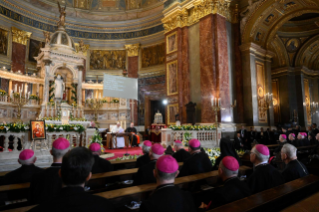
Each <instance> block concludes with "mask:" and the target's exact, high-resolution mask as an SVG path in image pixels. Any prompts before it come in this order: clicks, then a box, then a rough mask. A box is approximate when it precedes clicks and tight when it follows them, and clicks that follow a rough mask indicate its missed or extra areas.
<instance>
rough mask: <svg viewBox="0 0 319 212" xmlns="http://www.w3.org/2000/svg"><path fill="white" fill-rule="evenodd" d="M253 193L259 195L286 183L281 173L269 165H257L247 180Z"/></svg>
mask: <svg viewBox="0 0 319 212" xmlns="http://www.w3.org/2000/svg"><path fill="white" fill-rule="evenodd" d="M247 183H248V186H249V188H250V189H251V191H252V193H253V194H255V193H258V192H261V191H264V190H267V189H270V188H273V187H276V186H279V185H281V184H284V183H285V179H284V178H283V176H282V175H281V173H280V172H279V171H278V170H277V169H276V168H274V167H273V166H272V165H269V164H268V163H264V164H260V165H257V166H256V167H255V168H254V172H253V173H252V175H251V176H250V177H249V178H248V180H247Z"/></svg>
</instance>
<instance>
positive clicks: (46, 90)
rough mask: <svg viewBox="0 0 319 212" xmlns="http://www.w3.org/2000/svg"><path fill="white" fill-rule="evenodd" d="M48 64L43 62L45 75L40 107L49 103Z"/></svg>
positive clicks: (48, 62)
mask: <svg viewBox="0 0 319 212" xmlns="http://www.w3.org/2000/svg"><path fill="white" fill-rule="evenodd" d="M50 63H51V61H45V67H44V68H45V74H44V88H43V102H42V105H46V104H47V103H48V101H49V90H50V82H49V77H50Z"/></svg>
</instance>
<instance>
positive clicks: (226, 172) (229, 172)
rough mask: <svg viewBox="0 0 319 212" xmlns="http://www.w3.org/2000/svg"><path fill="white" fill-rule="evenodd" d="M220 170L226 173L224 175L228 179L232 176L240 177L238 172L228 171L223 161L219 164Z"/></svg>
mask: <svg viewBox="0 0 319 212" xmlns="http://www.w3.org/2000/svg"><path fill="white" fill-rule="evenodd" d="M219 168H221V170H222V171H223V173H224V175H225V176H226V177H231V176H233V175H238V170H236V171H232V170H229V169H227V168H226V167H225V166H224V164H223V162H222V161H220V163H219Z"/></svg>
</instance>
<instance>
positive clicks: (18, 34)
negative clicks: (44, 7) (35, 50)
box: [11, 27, 32, 45]
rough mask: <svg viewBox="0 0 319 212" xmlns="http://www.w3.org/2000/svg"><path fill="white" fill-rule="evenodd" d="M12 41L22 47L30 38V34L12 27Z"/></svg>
mask: <svg viewBox="0 0 319 212" xmlns="http://www.w3.org/2000/svg"><path fill="white" fill-rule="evenodd" d="M11 32H12V41H13V42H16V43H20V44H22V45H27V42H28V39H29V38H30V37H31V35H32V33H31V32H25V31H23V30H20V29H18V28H15V27H12V28H11Z"/></svg>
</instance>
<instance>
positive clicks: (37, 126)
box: [30, 120, 46, 140]
mask: <svg viewBox="0 0 319 212" xmlns="http://www.w3.org/2000/svg"><path fill="white" fill-rule="evenodd" d="M30 130H31V139H32V140H40V139H45V138H46V132H45V121H38V120H37V121H30Z"/></svg>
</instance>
